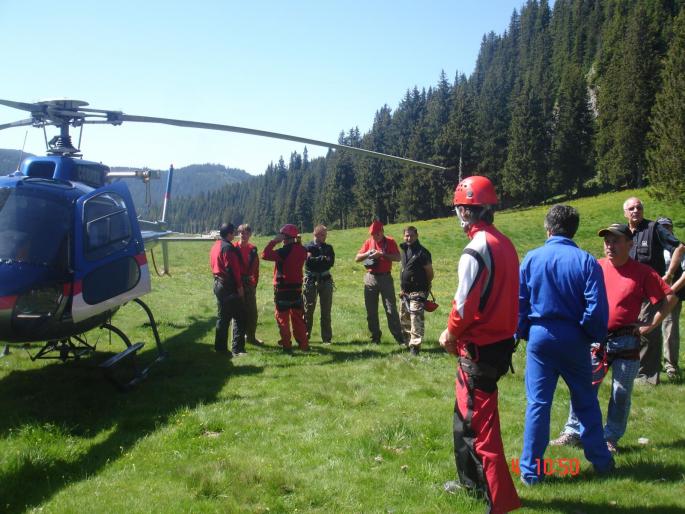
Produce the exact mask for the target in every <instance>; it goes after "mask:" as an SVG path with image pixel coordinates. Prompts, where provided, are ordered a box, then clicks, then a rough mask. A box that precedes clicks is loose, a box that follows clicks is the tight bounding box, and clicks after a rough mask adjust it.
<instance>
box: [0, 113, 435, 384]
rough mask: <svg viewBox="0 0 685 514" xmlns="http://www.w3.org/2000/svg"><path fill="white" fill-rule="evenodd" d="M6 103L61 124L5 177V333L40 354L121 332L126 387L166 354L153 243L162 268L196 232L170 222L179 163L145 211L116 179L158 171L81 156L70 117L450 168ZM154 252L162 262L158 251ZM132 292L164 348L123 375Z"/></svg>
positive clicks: (1, 293) (0, 197) (83, 348)
mask: <svg viewBox="0 0 685 514" xmlns="http://www.w3.org/2000/svg"><path fill="white" fill-rule="evenodd" d="M0 105H5V106H7V107H12V108H16V109H21V110H24V111H28V112H29V113H30V117H29V118H27V119H23V120H19V121H16V122H12V123H6V124H0V130H3V129H7V128H12V127H22V126H33V127H38V128H42V129H43V130H44V132H45V127H47V126H55V127H57V128H58V129H59V134H58V135H57V136H55V137H53V138H52V139H51V140H49V141H48V140H47V135H46V146H47V155H46V156H43V157H30V158H27V159H24V160H23V162H22V163H21V165H20V167H19V169H18V170H17V171H16V172H15V173H13V174H11V175H8V176H4V177H0V341H4V342H7V343H26V342H44V343H45V344H44V346H43V347H42V348H41V349H40V350H39V351H38V353H37V354H35V355H32V356H31V358H32V359H33V360H35V359H59V360H62V361H66V360H69V359H78V358H80V357H82V356H84V355H87V354H90V353H92V352H94V351H95V350H96V347H95V345H96V343H91V342H89V340H88V332H89V331H91V330H93V329H103V330H107V331H109V332H110V333H111V334H115V335H116V336H118V338H119V339H121V340H122V341H123V343H124V349H123V351H121V352H120V353H118V354H116V355H114V356H112V357H110V358H108V359H107V360H106V361H105V362H103V363H102V364H101V365H100V366H101V367H102V368H103V370H104V371H105V374H106V376H107V377H108V378H110V379H111V380H112V381H113V382H114V383H115V384H116V385H117V386H119V387H121V388H124V389H125V388H129V387H131V386H133V385H135V384H136V383H138V382H139V381H140V380H141V379H142V378H144V377H145V376H146V375H147V374H148V372H149V370H150V368H151V366H152V365H153V364H154V363H155V362H157V361H159V360H162V359H163V358H164V357H165V355H166V352H165V350H164V348H163V345H162V342H161V340H160V337H159V334H158V331H157V325H156V323H155V319H154V316H153V314H152V311H151V310H150V308H149V307H148V306H147V305H146V304H145V303H144V302H143V301H142V300H141V298H140V297H141V296H143V295H145V294H146V293H148V292H150V290H151V283H150V271H149V267H148V260H147V256H146V249H151V248H152V247H153V246H154V245H156V244H160V243H161V244H162V250H163V259H164V264H163V274H168V266H169V264H168V251H167V244H168V243H169V242H170V241H173V240H179V239H184V240H187V239H192V238H183V237H175V234H174V233H173V232H171V231H170V230H168V229H167V226H166V222H165V220H166V214H167V207H168V200H169V198H170V193H171V185H172V177H173V167H172V168H170V170H169V174H168V178H167V185H166V192H165V195H164V205H163V210H162V218H161V220H158V221H144V220H141V219H139V218H138V216H137V215H136V209H135V207H134V205H133V200H132V198H131V195H130V193H129V191H128V188H127V187H126V185H125V184H124V183H123V182H121V181H114V180H115V179H119V178H126V177H130V176H135V177H138V178H142V179H143V180H149V178H150V175H149V173H150V172H149V171H146V170H143V171H139V172H135V173H133V174H131V173H121V172H120V173H117V172H112V171H111V170H110V169H109V168H108V167H107V166H105V165H103V164H101V163H97V162H91V161H87V160H84V159H82V154H81V151H80V148H78V147H75V146H74V145H73V143H72V139H71V135H70V133H69V132H70V128H71V127H74V128H80V130H81V131H83V127H84V125H86V124H111V125H121V124H122V123H123V122H125V121H126V122H141V123H161V124H167V125H175V126H180V127H191V128H200V129H209V130H220V131H226V132H238V133H243V134H251V135H256V136H264V137H270V138H277V139H284V140H289V141H294V142H298V143H305V144H312V145H316V146H323V147H328V148H330V149H334V150H348V151H351V152H354V153H357V154H361V155H365V156H368V157H373V158H381V159H388V160H392V161H396V162H400V163H403V164H409V165H411V166H414V167H420V168H429V169H434V170H443V171H444V170H445V169H446V168H444V167H441V166H436V165H433V164H428V163H423V162H418V161H413V160H411V159H405V158H401V157H396V156H393V155H387V154H382V153H378V152H373V151H370V150H365V149H361V148H353V147H348V146H346V145H339V144H333V143H327V142H324V141H318V140H314V139H307V138H301V137H298V136H292V135H288V134H279V133H275V132H267V131H262V130H255V129H248V128H244V127H235V126H230V125H219V124H214V123H202V122H194V121H187V120H177V119H169V118H155V117H147V116H134V115H128V114H124V113H123V112H121V111H108V110H101V109H91V108H88V107H87V106H88V104H87V103H86V102H83V101H80V100H67V99H64V100H46V101H41V102H36V103H23V102H15V101H9V100H0ZM79 141H80V138H79ZM79 146H80V142H79ZM152 258H153V262H154V255H152ZM128 302H135V303H137V304H138V305H140V307H142V308H143V310H144V311H145V312H146V314H147V316H148V318H149V321H150V328H151V331H152V333H153V336H154V339H155V344H156V348H157V356H156V358H155V360H154V362H153V363H152V364H150V365H149V366H148V367H146V368H145V369H136V371H135V373H134V376H133V378H131V379H130V380H127V381H126V382H122V381H121V380H119V379H117V378H116V374H115V373H114V370H115V369H116V368H117V367H118V366H120V365H121V364H122V363H123V362H127V361H131V360H134V357H135V354H136V352H138V351H139V350H140V348H141V347H142V346H143V343H135V344H134V343H131V341H130V340H129V338H128V337H127V336H126V334H125V333H124V332H123V331H122V330H121V329H119V328H118V327H116V326H115V325H114V324H113V323H112V317H113V316H114V314H115V313H116V312H117V310H118V309H119V308H120V307H121V306H122V305H124V304H126V303H128Z"/></svg>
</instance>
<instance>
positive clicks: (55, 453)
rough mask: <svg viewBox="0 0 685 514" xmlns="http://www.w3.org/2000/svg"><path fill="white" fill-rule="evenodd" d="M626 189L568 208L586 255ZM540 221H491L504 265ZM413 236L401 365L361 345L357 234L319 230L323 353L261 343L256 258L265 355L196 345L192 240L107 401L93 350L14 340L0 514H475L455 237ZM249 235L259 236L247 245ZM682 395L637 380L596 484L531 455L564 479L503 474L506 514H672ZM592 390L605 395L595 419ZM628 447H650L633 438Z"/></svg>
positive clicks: (563, 451) (129, 316) (681, 507)
mask: <svg viewBox="0 0 685 514" xmlns="http://www.w3.org/2000/svg"><path fill="white" fill-rule="evenodd" d="M629 194H631V192H623V193H616V194H609V195H604V196H600V197H596V198H592V199H585V200H578V201H576V202H573V205H575V206H576V207H577V208H578V209H579V211H580V213H581V229H580V231H579V234H578V238H577V240H578V242H579V244H580V245H581V247H583V248H585V249H587V250H588V251H590V252H592V253H594V254H595V255H599V253H600V252H601V239H600V238H599V237H597V236H596V235H595V234H596V231H597V230H598V229H599V228H601V227H604V226H606V225H607V224H609V223H612V222H617V221H621V220H622V208H621V206H622V202H623V200H624V199H625V198H626V197H627V196H629ZM645 200H646V215H647V216H648V217H650V218H653V219H654V218H656V217H657V216H658V215H670V216H672V217H673V218H674V220H675V224H676V227H675V228H676V234H680V235H681V236H684V237H685V230H683V228H684V227H685V208H683V207H682V206H680V205H665V204H658V203H656V202H653V201H651V200H649V199H648V198H645ZM545 211H546V208H533V209H528V210H524V211H516V212H504V213H498V215H497V217H496V224H497V225H498V227H499V228H500V229H501V230H502V231H503V232H504V233H506V234H508V235H509V236H510V237H511V238H512V240H513V241H514V243H515V244H516V247H517V249H518V250H519V254H520V256H521V257H522V256H523V255H524V254H525V252H526V251H528V250H530V249H531V248H534V247H535V246H538V245H540V244H542V242H543V241H544V231H543V228H542V223H543V216H544V212H545ZM416 225H417V227H418V229H419V234H420V238H421V241H422V242H423V244H424V245H425V246H426V247H427V248H428V249H429V250H430V251H431V252H432V254H433V257H434V267H435V271H436V280H435V284H434V292H435V294H436V296H437V299H438V302H439V303H440V304H441V307H440V308H439V309H438V310H437V311H436V312H435V313H432V314H428V315H427V321H426V331H427V334H426V343H425V345H424V351H423V352H422V354H421V356H420V357H418V358H411V357H410V356H409V355H408V354H407V353H406V352H404V351H400V349H399V348H398V346H397V345H396V344H395V343H394V342H392V337H391V336H390V335H389V333H388V331H387V329H386V330H384V335H383V344H381V345H380V346H373V345H370V344H368V336H367V332H366V320H365V313H364V307H363V300H362V273H363V268H362V267H361V265H359V264H355V263H354V262H353V257H354V254H355V253H356V252H357V250H358V248H359V247H360V246H361V244H362V242H363V240H364V239H365V237H366V231H365V229H354V230H348V231H344V232H342V231H332V232H330V234H329V242H330V243H331V244H333V245H334V247H335V250H336V255H337V263H336V266H335V268H334V276H335V283H336V287H337V289H336V292H335V297H334V305H333V309H334V312H333V331H334V344H332V345H330V346H323V345H321V344H320V343H321V339H320V337H319V331H318V328H315V330H314V334H313V337H312V351H311V352H310V353H309V354H301V353H299V352H297V351H296V352H295V355H293V356H288V355H285V354H283V353H282V352H280V351H279V349H278V347H277V346H276V340H277V329H276V325H275V321H274V319H273V303H272V293H271V287H270V285H269V284H270V279H271V273H272V267H271V264H270V263H262V268H261V273H262V282H261V284H260V288H259V295H258V306H259V310H260V320H259V326H258V330H257V333H258V336H259V337H260V338H262V339H264V340H265V341H266V342H267V346H266V347H264V348H255V347H249V346H248V352H249V353H248V355H246V356H244V357H240V358H236V359H233V360H232V361H229V360H226V359H224V358H222V357H221V356H219V355H217V354H215V353H214V352H213V349H212V343H213V326H214V321H215V318H214V308H215V307H214V298H213V295H212V293H211V275H210V274H209V272H208V269H207V252H208V250H209V243H199V244H181V245H179V246H177V247H174V248H173V249H172V250H173V253H172V257H171V262H172V274H173V277H172V278H161V279H158V278H155V279H154V283H153V288H154V292H153V293H151V294H150V295H148V296H147V297H146V301H147V302H148V304H149V305H150V306H151V308H152V309H153V311H154V313H155V316H156V318H157V321H158V323H159V328H160V333H161V335H162V338H163V340H164V343H165V345H166V348H167V350H168V352H169V357H168V359H167V360H166V361H164V362H162V363H161V364H159V365H158V366H157V367H156V368H155V369H154V370H153V371H152V373H151V375H150V377H149V378H148V380H147V381H145V382H144V383H142V384H141V385H140V386H139V387H138V388H137V389H136V390H134V391H132V392H130V393H127V394H121V393H118V392H116V391H115V390H114V389H113V388H112V387H111V386H110V385H109V384H108V383H107V382H105V381H104V380H103V379H102V376H101V375H100V373H99V372H98V370H97V368H96V364H97V363H98V362H100V361H101V360H102V359H103V357H104V354H101V353H99V354H98V355H96V356H95V357H93V358H92V359H87V360H84V361H81V362H71V363H67V364H61V363H55V364H50V363H45V362H42V363H32V362H31V361H30V360H29V359H28V358H27V356H26V354H25V352H24V351H23V350H22V349H20V348H19V347H14V348H13V351H12V354H11V355H10V356H8V357H6V358H3V359H1V360H0V413H1V415H0V511H4V512H23V511H29V512H50V513H52V512H65V513H71V512H126V513H133V512H183V513H186V512H258V513H266V512H269V513H276V512H321V513H337V512H345V513H348V512H349V513H367V512H374V513H375V512H392V513H404V512H408V513H437V512H482V511H483V510H484V503H482V502H481V501H478V500H474V499H472V498H470V497H468V496H466V495H465V494H461V493H457V494H448V493H446V492H444V491H443V489H442V484H443V483H444V482H445V481H446V480H450V479H453V478H454V475H455V470H454V462H453V456H452V455H453V454H452V434H451V423H452V409H453V394H454V393H453V377H454V372H455V359H454V358H453V357H451V356H448V355H446V354H445V353H443V352H442V351H441V350H440V349H439V348H438V347H437V343H436V340H437V337H438V335H439V333H440V332H441V331H442V329H443V328H444V326H445V322H446V317H447V314H448V310H449V308H450V299H451V297H452V296H453V294H454V290H455V287H456V263H457V259H458V256H459V254H460V252H461V249H462V248H463V246H464V245H465V243H466V238H465V236H464V235H463V234H461V233H460V231H459V229H458V226H457V223H456V220H455V219H453V218H450V219H439V220H433V221H429V222H419V223H416ZM386 233H387V234H389V235H391V236H393V237H395V238H396V239H400V237H401V226H399V225H394V226H389V227H386ZM266 241H267V238H257V239H256V243H257V245H258V247H259V248H260V249H261V248H263V246H264V244H265V242H266ZM394 275H395V278H396V279H397V271H395V273H394ZM381 316H382V314H381ZM381 321H382V323H381V325H382V327H384V328H385V326H386V325H385V323H384V321H383V319H382V320H381ZM114 322H115V324H117V325H118V326H120V327H122V328H123V329H125V330H126V332H127V333H129V334H131V335H132V340H134V341H146V342H147V344H146V349H147V350H146V351H144V352H143V353H142V356H141V359H142V360H146V359H148V360H149V359H150V358H151V357H152V355H153V352H152V348H153V345H152V340H151V336H150V334H149V330H148V328H149V327H148V326H147V325H146V323H145V318H144V316H143V313H142V312H141V311H140V310H139V309H138V307H137V306H135V305H129V306H126V307H125V308H124V309H122V311H121V312H120V313H119V314H117V316H116V317H115V318H114ZM97 332H98V331H95V332H93V333H91V335H90V340H91V342H92V341H93V340H95V339H96V338H97V337H98V333H97ZM101 339H102V340H101V341H100V342H99V345H98V348H99V349H101V350H103V351H105V352H107V351H111V352H113V351H119V349H120V347H119V345H118V344H115V343H114V342H112V343H111V345H110V342H109V341H108V340H107V338H106V337H104V336H102V337H101ZM522 346H523V345H522ZM36 349H37V346H36V347H35V348H33V351H35V350H36ZM524 362H525V348H521V349H519V351H518V352H517V354H516V355H515V367H516V374H514V375H511V374H509V375H507V376H505V377H504V378H503V379H502V380H501V381H500V414H501V419H502V432H503V439H504V445H505V448H506V452H507V456H508V458H510V459H511V458H514V457H518V456H519V454H520V451H521V444H522V435H523V423H524V411H525V393H524V384H523V369H524ZM664 378H665V376H664ZM557 391H558V392H557V395H556V398H555V403H554V406H553V410H552V434H553V435H555V434H556V433H557V432H558V431H559V429H561V427H562V424H563V421H564V420H565V417H566V414H567V411H568V393H567V391H566V388H565V386H563V385H560V386H559V388H558V390H557ZM684 392H685V386H683V385H674V384H671V383H669V382H668V380H667V379H665V380H664V383H663V385H661V386H659V387H658V388H656V389H654V388H644V387H639V386H636V389H635V392H634V395H633V408H632V412H631V416H630V421H629V425H628V432H627V433H626V436H625V438H624V439H623V440H622V441H621V443H622V451H621V453H620V454H619V455H618V457H617V464H618V468H617V470H616V471H615V472H614V473H613V474H612V475H611V476H610V477H607V478H600V477H598V476H596V475H595V474H594V473H593V471H592V470H591V466H590V465H589V464H588V463H587V462H586V461H585V460H584V458H583V455H582V451H581V450H577V449H570V448H552V449H550V450H548V453H547V455H546V456H547V457H550V458H577V459H580V461H581V471H580V474H579V475H578V476H575V477H565V478H553V479H550V480H549V481H548V482H547V483H545V484H543V485H541V486H539V487H536V488H524V487H522V486H520V483H519V482H518V479H517V477H515V479H516V484H517V487H518V488H519V493H520V495H521V497H522V500H523V503H524V506H525V507H524V509H522V510H521V511H520V512H570V513H604V512H619V513H630V514H638V513H640V514H642V513H652V514H663V513H676V512H685V436H684V435H683V428H682V426H683V425H682V423H683V419H684V417H685V416H684V415H685V398H684V395H683V393H684ZM607 393H608V385H607V384H604V385H603V387H602V389H601V404H602V407H603V410H604V412H606V403H607ZM640 437H645V438H648V439H649V443H648V444H647V445H640V444H638V442H637V440H638V438H640Z"/></svg>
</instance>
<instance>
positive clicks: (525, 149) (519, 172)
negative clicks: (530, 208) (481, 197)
mask: <svg viewBox="0 0 685 514" xmlns="http://www.w3.org/2000/svg"><path fill="white" fill-rule="evenodd" d="M544 136H545V134H544V123H543V119H542V102H541V100H540V98H539V97H538V96H537V94H536V93H535V91H534V90H533V88H532V86H530V85H529V84H526V85H525V86H524V88H523V90H522V91H521V93H520V94H519V96H518V98H517V99H516V103H515V106H514V112H513V114H512V120H511V131H510V133H509V149H508V156H507V161H506V163H505V165H504V170H503V172H502V188H503V193H504V194H503V196H504V197H505V198H507V197H508V198H510V199H511V200H512V201H513V202H514V203H521V204H523V205H531V204H534V203H536V202H539V201H540V200H543V199H544V198H546V197H547V194H548V191H547V181H546V175H547V168H548V163H547V156H546V154H545V142H544Z"/></svg>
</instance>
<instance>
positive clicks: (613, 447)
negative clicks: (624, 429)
mask: <svg viewBox="0 0 685 514" xmlns="http://www.w3.org/2000/svg"><path fill="white" fill-rule="evenodd" d="M607 450H609V451H610V452H611V453H612V454H614V455H616V454H617V453H618V444H617V443H616V442H615V441H611V440H609V439H607Z"/></svg>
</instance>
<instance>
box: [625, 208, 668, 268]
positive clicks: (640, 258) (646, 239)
mask: <svg viewBox="0 0 685 514" xmlns="http://www.w3.org/2000/svg"><path fill="white" fill-rule="evenodd" d="M658 239H659V236H658V235H657V234H656V222H654V221H650V220H642V221H641V222H640V224H639V225H638V226H637V229H636V230H635V232H633V247H632V248H631V249H630V257H631V258H633V259H635V260H636V261H637V262H641V263H642V264H646V265H648V266H649V267H651V268H652V269H653V270H655V271H656V272H657V273H658V274H659V276H663V274H664V273H666V262H665V261H664V249H663V247H662V246H661V244H660V243H659V241H658Z"/></svg>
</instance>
